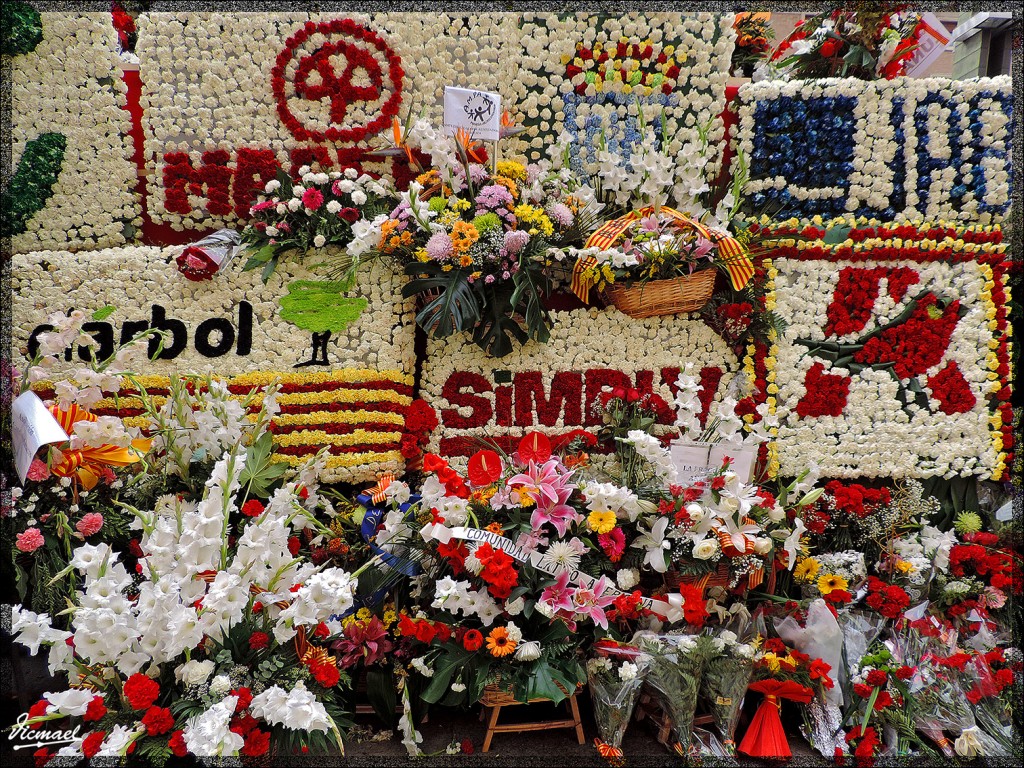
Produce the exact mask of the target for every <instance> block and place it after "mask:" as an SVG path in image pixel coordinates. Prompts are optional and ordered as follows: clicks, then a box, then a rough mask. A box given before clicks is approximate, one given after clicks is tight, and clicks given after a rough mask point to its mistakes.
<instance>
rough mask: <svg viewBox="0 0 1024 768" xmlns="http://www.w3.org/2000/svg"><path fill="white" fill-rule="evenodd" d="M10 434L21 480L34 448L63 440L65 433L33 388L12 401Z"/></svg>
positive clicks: (66, 438)
mask: <svg viewBox="0 0 1024 768" xmlns="http://www.w3.org/2000/svg"><path fill="white" fill-rule="evenodd" d="M11 438H12V442H13V443H14V468H15V469H16V470H17V471H18V477H19V478H21V482H22V484H24V482H25V478H26V477H27V476H28V468H29V467H30V466H31V465H32V459H33V458H35V455H36V451H38V450H39V448H40V447H41V446H44V445H47V444H49V443H63V442H64V441H66V440H68V434H67V432H65V431H64V430H63V429H61V428H60V424H58V423H57V420H56V419H55V418H53V414H52V413H50V412H49V411H48V410H47V409H46V406H45V405H43V401H42V400H40V399H39V396H38V395H37V394H36V393H35V392H24V393H22V394H21V395H19V396H18V397H17V398H15V400H14V402H13V403H12V405H11Z"/></svg>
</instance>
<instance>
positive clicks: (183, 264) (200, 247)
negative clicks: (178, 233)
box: [175, 229, 242, 283]
mask: <svg viewBox="0 0 1024 768" xmlns="http://www.w3.org/2000/svg"><path fill="white" fill-rule="evenodd" d="M241 247H242V238H241V235H239V234H238V233H237V232H235V230H233V229H218V230H217V231H216V232H214V233H213V234H210V235H207V236H206V237H204V238H203V239H202V240H197V241H196V242H194V243H192V244H191V245H187V246H185V250H183V251H182V252H181V253H180V254H178V258H177V259H176V260H175V263H176V264H177V266H178V271H179V272H181V274H183V275H184V276H185V277H186V278H188V279H189V280H191V281H193V282H196V283H198V282H201V281H203V280H209V279H211V278H212V277H213V276H214V275H215V274H216V273H217V272H219V271H220V270H221V269H224V268H225V267H226V266H227V265H228V263H229V262H230V261H231V260H232V259H233V258H234V257H235V254H236V253H238V251H239V250H240V249H241Z"/></svg>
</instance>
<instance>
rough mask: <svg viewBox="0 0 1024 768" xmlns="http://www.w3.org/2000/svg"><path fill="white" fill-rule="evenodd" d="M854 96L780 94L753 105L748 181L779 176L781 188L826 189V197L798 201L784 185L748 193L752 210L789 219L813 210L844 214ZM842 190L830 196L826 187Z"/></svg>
mask: <svg viewBox="0 0 1024 768" xmlns="http://www.w3.org/2000/svg"><path fill="white" fill-rule="evenodd" d="M854 106H856V99H854V98H852V97H849V96H843V97H822V98H816V99H795V98H792V97H789V96H783V97H781V98H778V99H774V100H772V101H762V102H759V103H758V105H757V109H756V112H755V117H754V124H755V128H754V131H755V133H754V152H753V154H752V155H751V158H750V176H751V178H752V179H763V178H772V177H776V176H782V177H784V178H785V179H786V182H787V186H788V185H790V184H792V185H796V186H800V187H804V188H805V189H821V188H825V189H828V190H829V196H827V197H818V198H813V197H812V198H809V199H807V200H799V199H796V198H794V197H793V196H792V195H791V194H790V192H789V190H788V189H786V188H785V187H783V188H782V189H766V190H764V191H763V192H758V193H756V194H755V195H754V200H753V202H754V206H755V208H756V210H757V211H758V212H760V211H763V210H766V209H767V210H768V211H769V212H770V213H771V214H772V215H776V216H782V217H784V218H785V217H789V216H801V215H807V214H806V213H805V210H806V209H807V208H808V206H813V207H814V209H815V211H814V212H815V213H820V214H821V215H823V216H828V215H834V216H838V215H841V214H845V213H846V195H845V192H846V190H848V189H849V187H850V181H849V176H850V174H851V173H852V172H853V164H852V161H853V157H854V142H853V134H854V131H855V130H856V127H857V125H856V120H855V119H854V115H853V109H854ZM835 189H839V190H842V192H843V194H842V195H839V196H832V195H833V194H834V193H833V192H832V190H835Z"/></svg>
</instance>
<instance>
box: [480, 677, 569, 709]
mask: <svg viewBox="0 0 1024 768" xmlns="http://www.w3.org/2000/svg"><path fill="white" fill-rule="evenodd" d="M555 685H557V686H558V687H559V689H560V690H561V691H562V693H564V694H565V695H566V696H569V695H570V694H569V692H568V691H567V690H565V687H564V686H563V685H562V684H561V683H559V682H558V681H557V680H556V681H555ZM581 688H583V686H582V685H579V684H577V685H576V693H579V692H580V689H581ZM541 701H550V699H545V698H539V699H530V700H529V701H519V700H518V699H517V698H516V697H515V694H514V693H513V692H512V689H511V688H508V687H506V686H505V685H504V684H503V683H502V682H501V680H498V681H497V682H494V683H491V684H490V685H485V686H484V693H483V696H481V697H480V703H481V704H483V705H484V706H485V707H507V706H511V705H512V704H535V703H537V702H541Z"/></svg>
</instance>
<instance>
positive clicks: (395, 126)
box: [391, 116, 416, 166]
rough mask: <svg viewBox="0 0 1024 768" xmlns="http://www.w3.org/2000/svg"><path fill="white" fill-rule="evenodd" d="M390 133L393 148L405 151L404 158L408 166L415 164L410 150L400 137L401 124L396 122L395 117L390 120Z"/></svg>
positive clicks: (396, 118)
mask: <svg viewBox="0 0 1024 768" xmlns="http://www.w3.org/2000/svg"><path fill="white" fill-rule="evenodd" d="M391 132H392V134H393V135H394V137H395V146H396V147H398V148H399V149H404V150H405V156H406V157H407V158H408V159H409V165H410V166H412V165H413V164H415V162H416V161H415V159H414V158H413V156H412V150H411V149H410V148H409V145H408V144H407V143H406V141H405V139H404V138H403V136H402V124H401V123H400V122H398V117H397V116H395V117H392V118H391Z"/></svg>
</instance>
